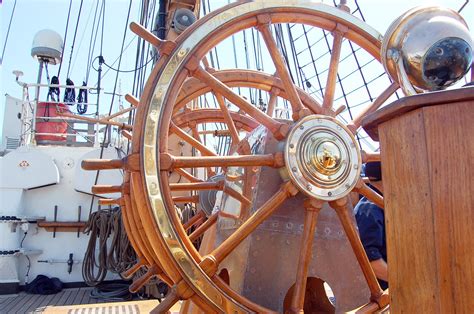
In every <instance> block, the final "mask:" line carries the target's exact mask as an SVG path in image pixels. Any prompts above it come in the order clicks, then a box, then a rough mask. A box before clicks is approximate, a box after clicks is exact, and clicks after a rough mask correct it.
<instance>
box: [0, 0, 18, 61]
mask: <svg viewBox="0 0 474 314" xmlns="http://www.w3.org/2000/svg"><path fill="white" fill-rule="evenodd" d="M15 8H16V0H15V4H13V10H12V15H11V16H10V22H9V23H8V30H7V36H6V37H5V44H4V45H3V50H2V59H0V64H2V63H3V56H4V55H5V48H7V42H8V35H9V34H10V26H11V25H12V20H13V14H15Z"/></svg>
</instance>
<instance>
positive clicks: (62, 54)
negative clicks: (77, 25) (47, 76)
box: [56, 0, 72, 78]
mask: <svg viewBox="0 0 474 314" xmlns="http://www.w3.org/2000/svg"><path fill="white" fill-rule="evenodd" d="M71 7H72V0H69V10H68V12H67V20H66V30H65V31H64V43H63V47H65V46H66V41H67V30H68V28H69V17H70V16H71ZM63 56H64V49H63V50H62V51H61V62H59V69H58V75H56V76H57V77H58V78H59V75H60V74H61V68H62V66H63Z"/></svg>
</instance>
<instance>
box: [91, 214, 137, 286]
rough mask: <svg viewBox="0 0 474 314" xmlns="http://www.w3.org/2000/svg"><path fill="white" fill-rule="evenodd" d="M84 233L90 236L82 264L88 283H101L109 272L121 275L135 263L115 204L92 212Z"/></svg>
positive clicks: (134, 257)
mask: <svg viewBox="0 0 474 314" xmlns="http://www.w3.org/2000/svg"><path fill="white" fill-rule="evenodd" d="M84 233H87V234H88V235H89V244H88V245H87V250H86V252H85V256H84V262H83V264H82V277H83V278H84V281H85V282H86V284H88V285H89V286H97V285H98V284H100V283H102V282H103V281H104V279H105V276H106V275H107V272H108V271H111V272H113V273H118V274H120V273H122V272H123V271H125V270H127V269H128V268H130V267H131V266H132V265H133V264H134V263H135V262H136V255H135V252H134V251H133V248H132V247H131V245H130V242H129V240H128V237H127V234H126V232H125V229H124V226H123V223H122V212H121V210H120V209H119V208H118V207H116V208H115V209H111V210H98V211H96V212H94V213H92V214H91V215H90V217H89V220H88V222H87V225H86V228H85V230H84Z"/></svg>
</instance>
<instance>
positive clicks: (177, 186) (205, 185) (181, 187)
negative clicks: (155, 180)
mask: <svg viewBox="0 0 474 314" xmlns="http://www.w3.org/2000/svg"><path fill="white" fill-rule="evenodd" d="M169 187H170V190H171V191H203V190H218V191H223V192H224V193H226V194H228V195H229V196H231V197H233V198H235V199H236V200H238V201H239V202H241V203H242V204H244V205H246V206H249V205H251V204H252V202H251V201H250V200H249V199H248V198H246V197H245V196H243V195H242V194H240V193H239V192H237V191H236V190H234V189H233V188H231V187H230V186H227V185H225V182H224V181H218V182H191V183H170V184H169ZM173 200H180V201H183V200H184V199H179V198H178V197H175V198H173ZM198 200H199V198H198Z"/></svg>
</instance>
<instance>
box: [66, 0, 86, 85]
mask: <svg viewBox="0 0 474 314" xmlns="http://www.w3.org/2000/svg"><path fill="white" fill-rule="evenodd" d="M83 1H84V0H81V4H80V6H79V12H78V13H77V21H76V28H75V30H74V37H73V38H72V45H71V54H70V55H69V64H68V66H67V75H66V78H69V71H70V70H71V60H72V54H73V52H74V44H75V43H76V36H77V29H78V26H79V21H80V20H81V11H82V3H83Z"/></svg>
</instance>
